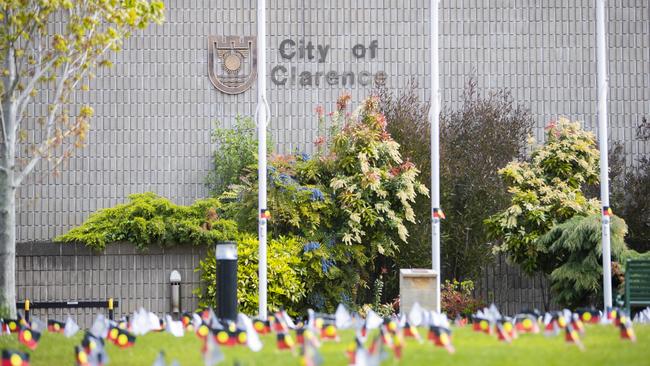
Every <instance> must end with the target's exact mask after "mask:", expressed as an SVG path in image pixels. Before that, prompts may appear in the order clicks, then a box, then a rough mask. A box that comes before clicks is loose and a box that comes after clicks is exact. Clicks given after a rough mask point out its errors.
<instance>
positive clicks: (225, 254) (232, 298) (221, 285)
mask: <svg viewBox="0 0 650 366" xmlns="http://www.w3.org/2000/svg"><path fill="white" fill-rule="evenodd" d="M216 256H217V278H216V280H217V317H218V318H219V319H228V320H232V321H236V320H237V243H235V242H234V241H224V242H219V243H217V249H216Z"/></svg>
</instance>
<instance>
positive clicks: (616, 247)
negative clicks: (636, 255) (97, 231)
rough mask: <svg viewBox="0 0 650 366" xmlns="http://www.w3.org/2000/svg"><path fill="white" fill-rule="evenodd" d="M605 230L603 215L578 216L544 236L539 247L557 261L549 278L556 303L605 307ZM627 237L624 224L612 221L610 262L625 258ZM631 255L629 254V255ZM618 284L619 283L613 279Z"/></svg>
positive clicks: (572, 305) (617, 219) (619, 221)
mask: <svg viewBox="0 0 650 366" xmlns="http://www.w3.org/2000/svg"><path fill="white" fill-rule="evenodd" d="M601 233H602V229H601V216H600V213H594V214H591V215H589V216H575V217H573V218H572V219H570V220H568V221H566V222H564V223H562V224H559V225H555V226H553V227H552V228H551V230H550V231H548V232H547V233H546V234H544V235H543V236H541V237H540V238H539V240H538V244H539V245H540V246H541V247H544V248H548V252H549V254H551V255H553V256H554V257H555V258H556V266H555V268H554V269H553V271H552V272H551V274H550V280H551V291H552V292H553V294H554V300H555V301H556V302H557V303H558V304H559V305H561V306H563V307H567V308H570V309H575V308H578V307H584V306H593V305H594V304H599V303H600V304H602V299H603V295H602V282H603V265H602V263H603V261H602V245H601V244H602V242H601V240H602V236H601ZM626 233H627V226H626V225H625V221H623V220H622V219H621V218H619V217H617V216H612V217H611V235H610V243H611V258H612V261H614V263H613V268H616V267H617V266H616V265H615V263H616V261H618V260H621V259H622V258H623V257H625V256H626V251H627V247H626V245H625V242H624V241H623V239H624V237H625V234H626ZM627 255H630V254H627ZM612 277H613V278H614V280H615V281H618V279H617V278H616V277H615V276H612Z"/></svg>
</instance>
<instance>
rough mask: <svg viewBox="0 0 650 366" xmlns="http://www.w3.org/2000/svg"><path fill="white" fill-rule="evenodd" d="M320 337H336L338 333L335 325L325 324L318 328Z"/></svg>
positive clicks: (329, 338)
mask: <svg viewBox="0 0 650 366" xmlns="http://www.w3.org/2000/svg"><path fill="white" fill-rule="evenodd" d="M320 337H321V339H327V340H334V339H337V338H338V333H337V331H336V325H334V324H326V325H324V326H323V328H321V330H320Z"/></svg>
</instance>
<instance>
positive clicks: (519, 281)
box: [474, 256, 558, 315]
mask: <svg viewBox="0 0 650 366" xmlns="http://www.w3.org/2000/svg"><path fill="white" fill-rule="evenodd" d="M474 295H475V296H476V297H477V298H479V299H481V300H483V302H485V304H486V305H488V306H489V305H490V304H492V303H494V304H496V305H497V306H498V308H499V310H500V311H501V313H503V314H508V315H514V314H517V313H518V312H521V311H523V310H533V309H538V310H540V311H545V310H555V309H557V308H558V307H557V304H555V303H553V302H552V301H550V298H551V297H550V283H549V281H548V279H547V278H546V277H545V276H544V275H542V274H536V275H535V276H532V277H530V276H528V275H526V274H524V273H523V272H522V271H521V270H520V269H519V267H517V266H513V265H510V264H508V263H507V262H506V260H505V258H504V257H503V256H498V257H496V258H495V259H494V261H493V263H492V264H490V265H488V266H486V267H485V268H484V269H483V273H481V276H480V278H479V279H478V281H476V282H475V289H474ZM546 306H548V309H547V308H546Z"/></svg>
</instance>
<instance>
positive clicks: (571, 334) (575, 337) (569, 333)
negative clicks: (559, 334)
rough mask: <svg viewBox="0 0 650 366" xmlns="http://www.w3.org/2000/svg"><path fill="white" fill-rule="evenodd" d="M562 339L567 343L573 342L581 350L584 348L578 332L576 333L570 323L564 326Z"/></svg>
mask: <svg viewBox="0 0 650 366" xmlns="http://www.w3.org/2000/svg"><path fill="white" fill-rule="evenodd" d="M564 340H565V341H566V342H567V343H575V345H576V346H578V348H580V350H581V351H584V350H585V346H584V344H582V341H581V340H580V333H578V331H577V330H576V329H575V328H574V327H573V325H571V324H569V325H567V326H566V328H565V336H564Z"/></svg>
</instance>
